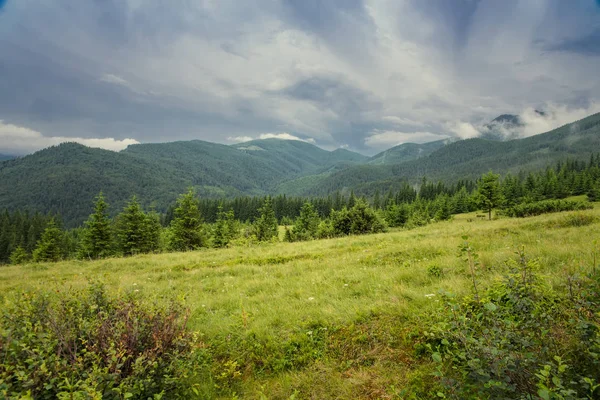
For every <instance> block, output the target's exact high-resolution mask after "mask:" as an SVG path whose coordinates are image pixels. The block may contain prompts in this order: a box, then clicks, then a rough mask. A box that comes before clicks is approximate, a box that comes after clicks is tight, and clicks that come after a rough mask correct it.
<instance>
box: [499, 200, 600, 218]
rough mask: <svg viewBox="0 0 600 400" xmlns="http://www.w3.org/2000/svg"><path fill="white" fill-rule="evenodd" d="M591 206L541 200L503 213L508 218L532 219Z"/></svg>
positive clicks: (581, 203) (582, 203) (571, 202)
mask: <svg viewBox="0 0 600 400" xmlns="http://www.w3.org/2000/svg"><path fill="white" fill-rule="evenodd" d="M591 208H593V207H592V205H591V204H589V203H584V202H582V201H573V200H542V201H536V202H533V203H523V204H519V205H516V206H514V207H512V208H509V209H507V210H506V211H505V213H506V215H508V216H510V217H521V218H522V217H532V216H535V215H541V214H546V213H553V212H561V211H578V210H589V209H591Z"/></svg>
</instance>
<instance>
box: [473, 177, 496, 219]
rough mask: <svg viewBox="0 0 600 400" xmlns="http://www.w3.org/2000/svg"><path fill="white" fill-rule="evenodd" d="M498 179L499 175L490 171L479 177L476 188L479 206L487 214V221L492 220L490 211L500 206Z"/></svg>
mask: <svg viewBox="0 0 600 400" xmlns="http://www.w3.org/2000/svg"><path fill="white" fill-rule="evenodd" d="M499 179H500V175H497V174H494V173H493V172H491V171H490V172H488V173H487V174H485V175H483V176H482V177H481V179H480V180H479V186H478V188H477V192H478V194H479V205H480V207H481V208H482V209H483V210H485V211H487V212H488V218H489V220H491V219H492V210H493V209H494V208H496V207H498V206H500V205H501V204H502V192H501V191H500V182H499Z"/></svg>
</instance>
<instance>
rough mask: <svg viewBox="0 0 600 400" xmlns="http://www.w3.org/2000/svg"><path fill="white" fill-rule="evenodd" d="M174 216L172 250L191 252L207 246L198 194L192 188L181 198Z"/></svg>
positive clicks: (172, 222) (170, 245)
mask: <svg viewBox="0 0 600 400" xmlns="http://www.w3.org/2000/svg"><path fill="white" fill-rule="evenodd" d="M174 215H175V218H174V219H173V221H171V237H170V243H169V247H170V248H171V249H172V250H176V251H189V250H195V249H198V248H200V247H203V246H206V238H205V237H204V233H203V231H202V229H203V226H202V225H203V224H202V216H201V215H200V210H199V209H198V200H197V199H196V193H195V191H194V190H193V189H192V188H190V189H189V190H188V192H187V193H186V194H182V195H181V196H179V199H178V200H177V207H176V208H175V213H174Z"/></svg>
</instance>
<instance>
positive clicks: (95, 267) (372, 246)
mask: <svg viewBox="0 0 600 400" xmlns="http://www.w3.org/2000/svg"><path fill="white" fill-rule="evenodd" d="M465 236H468V238H467V241H468V244H469V245H470V247H471V248H472V249H473V251H474V252H476V253H477V254H478V255H479V265H478V266H477V272H476V283H477V285H478V288H479V290H480V291H483V290H485V289H486V288H489V287H490V286H492V285H493V284H495V283H496V282H499V281H500V280H501V279H502V277H503V276H505V275H506V274H507V273H508V266H507V264H506V261H507V260H509V259H515V258H518V256H517V255H516V253H517V252H518V251H519V250H520V249H522V248H524V251H525V254H526V256H527V258H528V259H536V258H537V259H538V260H539V263H538V264H539V271H538V274H539V276H540V277H541V278H542V279H543V280H544V281H545V282H547V284H548V285H550V287H559V286H563V285H564V283H565V282H566V281H567V280H568V279H569V278H568V277H569V276H573V274H574V273H581V274H584V273H588V272H590V271H591V269H593V268H595V263H597V261H596V251H597V249H598V246H597V242H596V239H597V238H599V237H600V210H599V209H598V207H597V205H596V207H595V208H594V209H593V210H589V211H580V212H566V213H557V214H548V215H544V216H539V217H531V218H519V219H517V218H503V217H501V218H498V219H495V220H492V221H488V220H487V219H486V218H482V216H481V215H477V214H476V213H472V214H461V215H457V216H454V217H453V219H452V220H451V221H444V222H439V223H434V224H430V225H428V226H425V227H422V228H417V229H412V230H391V231H389V232H387V233H382V234H376V235H365V236H356V237H346V238H338V239H330V240H318V241H310V242H300V243H269V244H264V245H255V246H252V247H235V248H228V249H220V250H212V249H206V250H202V251H195V252H188V253H170V254H156V255H142V256H136V257H130V258H115V259H105V260H100V261H66V262H59V263H45V264H28V265H23V266H6V267H2V268H1V269H0V300H2V301H4V300H5V299H7V298H10V297H11V296H14V295H16V293H17V292H19V291H23V290H25V291H30V290H31V291H45V290H52V291H56V292H63V291H69V290H75V289H78V288H85V287H87V286H88V285H89V283H90V282H97V281H100V282H102V283H103V284H104V285H105V286H106V289H107V291H108V293H109V294H110V295H113V296H118V297H122V296H132V297H134V298H136V299H138V300H139V301H140V302H144V303H146V302H147V303H161V302H167V301H170V300H171V299H178V300H180V301H183V302H184V304H185V305H186V307H187V308H189V319H188V322H187V324H188V327H189V328H190V329H191V330H193V331H195V332H197V333H198V343H199V344H198V346H199V348H201V349H202V350H203V351H205V353H206V360H207V361H206V365H205V368H206V372H205V374H204V375H203V376H204V378H203V379H202V380H201V382H197V383H196V390H195V393H196V394H197V395H198V397H201V398H256V399H264V398H269V399H271V398H273V399H284V398H285V399H287V398H297V399H300V398H314V399H326V398H418V397H419V396H422V395H423V394H424V393H430V392H431V391H432V390H433V391H434V393H435V391H436V390H437V389H436V387H437V385H439V382H438V381H439V380H438V379H437V378H436V377H435V376H434V375H432V374H434V373H435V371H436V368H437V366H436V365H437V364H436V363H435V361H433V360H432V358H431V356H430V355H428V354H425V355H424V354H423V352H420V351H419V349H420V348H421V347H422V346H423V339H422V338H423V337H424V336H425V337H426V336H427V331H428V329H429V326H430V325H432V324H433V323H434V322H435V319H436V316H437V314H438V313H439V310H440V307H441V305H440V300H439V299H440V298H441V295H440V293H442V292H450V293H454V294H456V295H458V296H459V297H463V296H467V297H469V296H472V295H473V283H472V277H471V274H470V266H469V263H468V262H465V260H464V258H462V257H460V256H459V247H460V246H461V245H464V242H465ZM442 395H443V393H440V397H442Z"/></svg>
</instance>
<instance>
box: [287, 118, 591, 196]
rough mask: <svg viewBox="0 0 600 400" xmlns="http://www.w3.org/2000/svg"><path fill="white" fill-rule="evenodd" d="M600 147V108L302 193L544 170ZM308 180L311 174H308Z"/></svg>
mask: <svg viewBox="0 0 600 400" xmlns="http://www.w3.org/2000/svg"><path fill="white" fill-rule="evenodd" d="M599 150H600V113H598V114H595V115H592V116H589V117H587V118H584V119H582V120H580V121H577V122H573V123H571V124H567V125H564V126H562V127H560V128H558V129H555V130H553V131H550V132H547V133H543V134H540V135H536V136H531V137H528V138H525V139H514V140H509V141H495V140H488V139H481V138H475V139H467V140H461V141H457V142H454V143H450V144H448V145H446V146H443V147H441V148H439V149H438V150H436V151H434V152H432V153H431V154H430V155H428V156H426V157H422V158H419V159H416V160H412V161H407V162H403V163H400V164H392V165H385V164H384V165H359V166H353V167H350V168H347V169H344V170H341V171H338V172H336V173H333V174H331V175H329V176H327V177H322V179H317V180H314V184H313V185H312V186H311V187H305V188H304V189H303V190H302V191H299V192H298V193H297V194H299V195H324V194H327V193H330V192H332V191H336V190H341V191H343V190H349V189H353V190H354V191H355V192H356V193H357V194H373V193H374V192H375V190H380V191H382V192H385V191H387V190H389V188H390V187H396V186H399V185H400V184H402V183H403V182H410V183H418V182H419V180H420V179H421V178H422V177H427V178H429V179H430V180H444V181H447V182H453V181H457V180H460V179H476V178H478V177H479V176H481V174H483V173H485V172H487V171H489V170H493V171H494V172H500V173H508V172H510V173H518V172H519V171H532V170H539V169H541V168H544V167H546V166H548V165H551V164H553V163H556V162H557V161H559V160H565V159H567V158H571V159H581V160H586V161H587V160H588V159H589V157H590V155H591V154H592V152H598V151H599ZM304 179H305V180H308V178H304Z"/></svg>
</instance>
